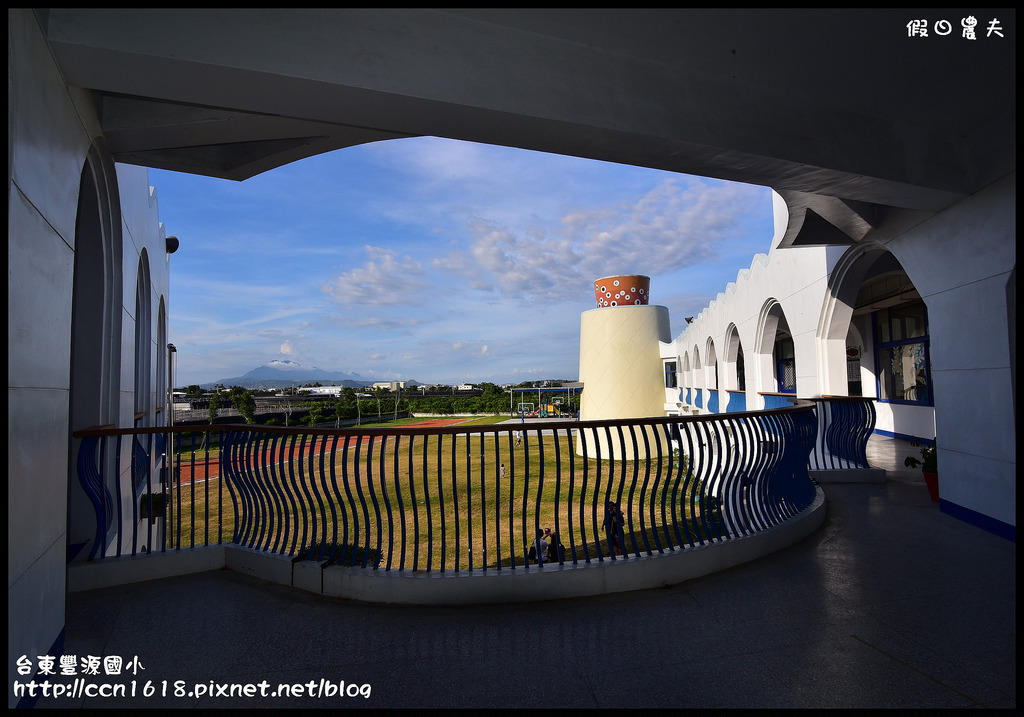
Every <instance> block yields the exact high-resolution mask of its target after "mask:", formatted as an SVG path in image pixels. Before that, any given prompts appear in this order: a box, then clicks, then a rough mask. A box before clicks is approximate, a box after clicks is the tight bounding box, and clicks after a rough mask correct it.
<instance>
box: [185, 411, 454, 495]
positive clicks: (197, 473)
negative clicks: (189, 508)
mask: <svg viewBox="0 0 1024 717" xmlns="http://www.w3.org/2000/svg"><path fill="white" fill-rule="evenodd" d="M463 421H464V419H461V418H435V419H432V420H429V421H420V422H419V423H410V424H407V425H405V426H402V427H403V428H435V427H437V426H452V425H455V424H456V423H462V422H463ZM322 441H323V439H322V438H318V439H317V440H315V441H310V442H308V443H307V444H306V445H305V447H304V448H303V452H302V455H303V457H305V456H307V455H309V453H311V452H313V451H316V450H318V449H319V447H320V445H321V443H322ZM369 442H370V436H364V437H363V440H362V443H369ZM219 469H220V461H219V460H218V459H215V458H214V459H209V460H205V459H204V460H190V461H188V463H185V464H183V465H181V466H180V467H179V472H180V474H181V485H188V484H189V483H192V482H193V481H196V482H202V481H204V480H206V479H208V478H219V477H220V473H219Z"/></svg>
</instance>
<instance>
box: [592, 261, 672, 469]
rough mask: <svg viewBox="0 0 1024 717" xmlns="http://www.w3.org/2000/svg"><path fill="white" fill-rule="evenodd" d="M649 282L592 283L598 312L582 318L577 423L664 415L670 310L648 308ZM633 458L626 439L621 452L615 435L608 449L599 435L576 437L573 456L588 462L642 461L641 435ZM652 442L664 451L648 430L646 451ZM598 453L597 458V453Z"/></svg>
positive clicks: (611, 278)
mask: <svg viewBox="0 0 1024 717" xmlns="http://www.w3.org/2000/svg"><path fill="white" fill-rule="evenodd" d="M650 281H651V280H650V278H649V277H646V276H638V275H624V276H609V277H604V278H602V279H598V280H597V281H595V282H594V294H595V297H596V299H597V305H598V308H596V309H591V310H590V311H584V312H583V314H582V316H581V317H580V381H581V382H583V394H582V398H581V401H580V420H582V421H588V420H599V419H614V418H650V417H653V416H662V415H664V404H665V389H664V386H663V383H664V376H663V373H662V363H661V352H660V350H659V346H658V342H660V341H664V342H666V343H667V342H669V341H671V331H670V325H669V317H668V309H667V308H666V307H664V306H650V305H649V303H648V302H649V300H650ZM637 438H638V448H637V450H638V454H637V455H636V456H634V455H633V446H632V441H631V440H629V438H628V437H627V439H626V445H625V448H624V450H623V447H622V446H621V445H620V443H619V441H618V436H617V434H616V433H615V432H613V435H612V441H611V444H612V445H610V446H609V445H608V439H607V436H606V435H605V434H604V432H603V431H588V430H586V429H582V430H581V431H580V432H579V440H578V441H577V443H576V453H577V455H583V448H584V444H586V454H587V457H588V458H595V457H597V456H598V455H600V456H601V457H602V458H615V459H625V460H631V459H633V458H637V459H644V458H646V457H647V456H646V453H645V449H644V445H643V441H642V437H641V436H637ZM656 441H660V442H661V444H662V450H663V451H664V450H666V448H665V440H664V438H663V437H659V436H658V432H657V431H648V443H649V446H650V450H651V451H652V452H653V451H655V450H657V447H656V446H657V443H656ZM599 451H600V453H599Z"/></svg>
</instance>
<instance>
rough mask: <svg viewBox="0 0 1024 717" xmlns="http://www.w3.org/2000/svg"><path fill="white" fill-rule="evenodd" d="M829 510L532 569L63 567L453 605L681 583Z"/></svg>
mask: <svg viewBox="0 0 1024 717" xmlns="http://www.w3.org/2000/svg"><path fill="white" fill-rule="evenodd" d="M825 516H826V507H825V496H824V494H823V493H822V491H821V489H820V488H818V489H817V493H816V496H815V499H814V501H813V502H812V503H811V505H810V506H809V507H808V508H806V509H805V510H804V511H803V512H802V513H800V514H799V515H797V516H795V517H794V518H793V519H791V520H790V521H788V522H786V523H784V524H782V525H778V526H775V527H773V528H771V529H769V530H766V531H764V532H762V533H756V534H753V535H748V536H744V537H740V538H732V539H729V540H724V541H720V542H714V543H708V544H705V545H699V546H695V547H689V548H683V549H679V548H677V549H675V550H673V551H666V552H664V553H654V554H653V555H641V556H640V557H636V556H635V555H633V556H629V557H626V558H621V557H619V558H616V559H615V560H611V559H610V558H605V559H604V560H603V561H600V562H599V561H598V560H597V559H596V558H594V559H592V560H591V562H590V563H579V564H575V565H573V564H571V563H567V564H565V565H559V564H555V563H549V564H547V565H543V566H537V565H534V566H530V567H529V568H516V569H514V570H513V569H510V568H505V569H503V570H500V571H499V570H488V571H486V572H485V571H483V570H473V571H468V570H459V571H446V572H440V571H432V572H429V573H427V572H411V571H397V570H392V571H388V570H384V569H377V570H373V569H371V568H357V567H356V568H354V567H341V566H329V567H323V566H322V565H321V563H318V562H315V561H310V560H300V561H295V560H293V559H292V558H291V557H289V556H286V555H278V554H276V553H269V552H266V551H261V550H253V549H250V548H243V547H239V546H236V545H230V544H224V545H216V546H210V547H206V548H194V549H190V550H180V551H172V552H167V553H153V554H147V555H137V556H132V557H121V558H113V559H105V560H100V561H93V562H88V563H81V564H78V565H73V566H70V567H69V568H68V588H69V590H71V591H73V592H76V591H82V590H94V589H98V588H104V587H111V586H115V585H124V584H129V583H135V582H142V581H145V580H156V579H160V578H167V577H175V576H178V575H187V574H190V573H197V572H206V571H209V570H220V569H224V568H227V569H228V570H232V571H234V572H238V573H241V574H243V575H249V576H251V577H255V578H259V579H261V580H266V581H268V582H273V583H277V584H280V585H288V586H291V587H295V588H298V589H301V590H306V591H309V592H312V593H317V594H320V595H325V596H329V597H338V598H346V599H351V600H359V601H363V602H373V603H394V604H410V605H459V604H463V605H466V604H487V603H514V602H534V601H542V600H558V599H562V598H575V597H586V596H591V595H605V594H609V593H617V592H628V591H631V590H645V589H649V588H657V587H665V586H668V585H678V584H680V583H684V582H686V581H688V580H693V579H695V578H699V577H702V576H705V575H710V574H712V573H717V572H721V571H723V570H727V569H729V568H732V567H735V566H737V565H741V564H743V563H747V562H750V561H752V560H757V559H758V558H761V557H764V556H766V555H770V554H771V553H774V552H776V551H778V550H781V549H783V548H786V547H788V546H790V545H793V544H795V543H798V542H799V541H801V540H803V539H804V538H806V537H807V536H808V535H810V534H812V533H813V532H814V531H816V530H817V529H818V528H819V527H821V525H822V524H823V522H824V520H825Z"/></svg>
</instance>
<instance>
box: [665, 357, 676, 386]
mask: <svg viewBox="0 0 1024 717" xmlns="http://www.w3.org/2000/svg"><path fill="white" fill-rule="evenodd" d="M665 387H666V388H676V362H675V361H666V362H665Z"/></svg>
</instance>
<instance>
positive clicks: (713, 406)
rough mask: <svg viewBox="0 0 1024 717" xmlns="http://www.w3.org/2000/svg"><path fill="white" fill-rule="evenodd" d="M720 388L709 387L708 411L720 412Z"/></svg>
mask: <svg viewBox="0 0 1024 717" xmlns="http://www.w3.org/2000/svg"><path fill="white" fill-rule="evenodd" d="M718 412H719V411H718V389H716V388H709V389H708V413H718Z"/></svg>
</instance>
